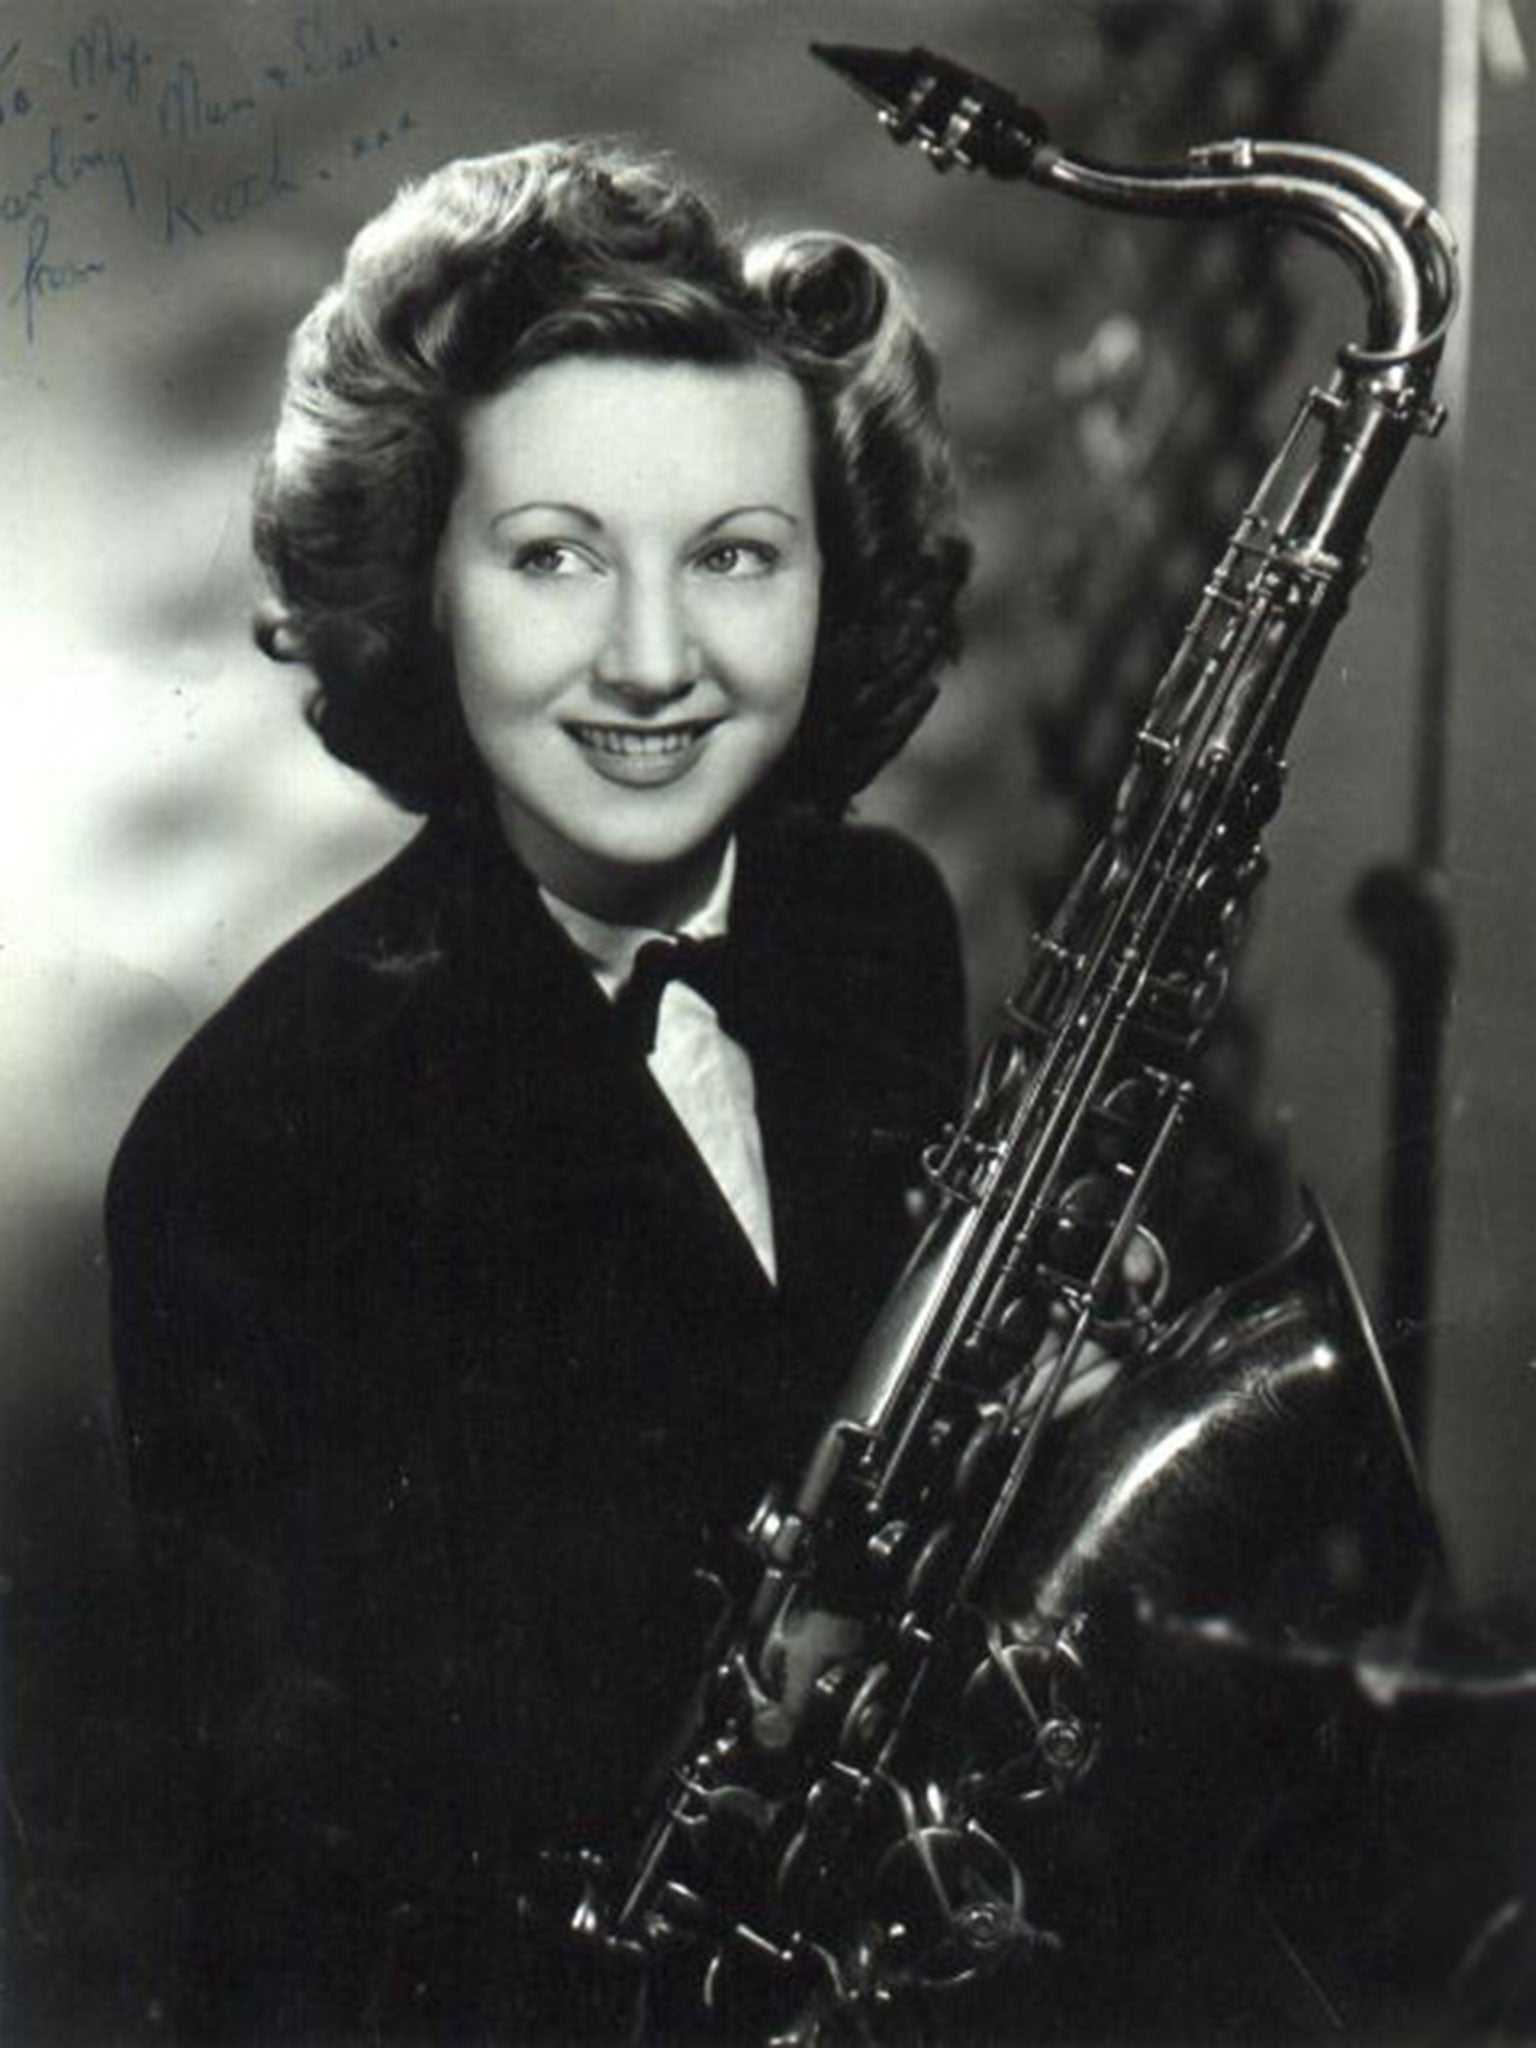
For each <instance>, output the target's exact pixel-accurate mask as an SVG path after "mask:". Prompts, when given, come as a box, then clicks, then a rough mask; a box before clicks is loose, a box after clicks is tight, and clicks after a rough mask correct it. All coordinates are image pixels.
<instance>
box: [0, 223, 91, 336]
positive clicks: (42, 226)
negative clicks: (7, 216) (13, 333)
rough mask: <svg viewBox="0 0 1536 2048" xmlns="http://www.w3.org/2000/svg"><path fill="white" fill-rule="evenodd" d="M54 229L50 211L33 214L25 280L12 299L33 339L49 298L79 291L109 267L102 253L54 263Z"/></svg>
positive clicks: (22, 279) (25, 266) (10, 301)
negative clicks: (51, 249)
mask: <svg viewBox="0 0 1536 2048" xmlns="http://www.w3.org/2000/svg"><path fill="white" fill-rule="evenodd" d="M52 232H53V231H52V228H51V227H50V226H49V222H48V216H47V214H46V213H39V214H34V215H33V217H32V225H31V228H30V230H29V231H28V234H27V253H26V259H25V261H24V263H23V265H22V271H21V282H20V283H19V284H18V285H17V286H16V289H15V290H14V291H13V292H12V293H11V296H10V300H9V303H10V304H11V305H13V306H17V305H19V306H20V307H21V309H22V322H23V324H24V326H25V328H26V332H27V340H28V341H29V342H30V341H32V340H34V339H35V337H36V334H37V314H38V308H39V306H40V305H41V304H42V302H43V300H44V299H45V298H48V297H50V296H51V297H55V298H56V297H57V296H58V295H59V294H60V293H61V292H71V291H76V290H78V289H79V287H80V286H81V285H83V284H89V283H90V281H91V279H92V278H93V277H100V276H101V274H102V272H103V271H104V270H105V269H106V267H107V266H106V264H105V263H103V262H102V260H101V259H100V257H91V258H90V259H89V260H87V261H86V262H84V263H67V262H57V263H50V262H49V261H48V260H47V258H48V240H49V236H50V235H51V234H52Z"/></svg>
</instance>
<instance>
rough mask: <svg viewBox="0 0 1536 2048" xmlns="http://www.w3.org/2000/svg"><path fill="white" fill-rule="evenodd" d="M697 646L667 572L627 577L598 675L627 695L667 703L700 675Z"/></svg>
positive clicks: (679, 595)
mask: <svg viewBox="0 0 1536 2048" xmlns="http://www.w3.org/2000/svg"><path fill="white" fill-rule="evenodd" d="M699 669H700V664H699V654H698V647H697V644H696V642H695V639H694V635H693V632H692V629H691V626H690V623H689V620H688V617H687V610H686V607H685V605H684V603H683V600H682V596H681V593H680V592H679V591H678V590H677V589H676V588H675V586H674V585H673V583H672V581H671V579H670V578H663V577H660V576H656V577H639V576H634V577H627V578H625V579H624V581H623V582H622V584H621V586H620V589H619V591H618V593H617V602H616V604H615V606H614V611H613V616H612V619H611V621H610V626H609V632H608V635H607V639H606V641H605V643H604V646H603V649H602V652H601V654H600V655H599V657H598V663H597V674H598V680H599V681H600V682H601V683H602V684H603V685H604V686H605V687H606V688H607V689H610V690H613V691H615V692H617V693H618V694H620V695H622V696H625V697H629V698H643V699H646V700H647V701H649V700H652V699H655V700H659V701H661V702H663V703H670V702H671V701H672V700H673V699H675V698H677V697H681V696H684V695H686V694H687V692H688V691H689V690H691V689H692V688H693V686H694V684H695V683H696V682H697V681H698V679H699Z"/></svg>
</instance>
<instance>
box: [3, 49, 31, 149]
mask: <svg viewBox="0 0 1536 2048" xmlns="http://www.w3.org/2000/svg"><path fill="white" fill-rule="evenodd" d="M20 55H21V45H20V43H12V45H11V47H10V48H9V49H8V50H7V51H6V52H5V53H4V55H3V56H0V128H4V127H5V125H6V123H7V122H12V123H14V122H17V121H24V120H25V119H26V117H27V115H28V114H30V113H31V111H32V95H31V93H29V92H28V91H27V88H26V87H25V86H24V85H18V84H17V83H16V81H15V80H14V79H13V78H10V77H8V76H7V74H8V73H9V72H10V70H11V67H12V66H13V65H14V64H15V62H16V59H17V58H18V57H19V56H20Z"/></svg>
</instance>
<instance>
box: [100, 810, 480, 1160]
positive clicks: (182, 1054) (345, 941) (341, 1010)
mask: <svg viewBox="0 0 1536 2048" xmlns="http://www.w3.org/2000/svg"><path fill="white" fill-rule="evenodd" d="M444 859H445V849H444V848H443V846H442V844H441V842H440V839H439V836H438V835H437V834H435V833H434V831H433V829H432V828H431V827H428V828H427V829H426V830H424V831H422V832H420V833H418V834H417V835H416V836H415V837H414V838H413V839H411V840H410V841H409V842H408V843H407V844H406V846H405V847H404V848H402V849H401V851H400V852H398V853H397V854H395V855H394V856H393V858H391V859H390V860H389V861H387V862H386V863H385V865H384V866H383V867H382V868H380V869H378V870H377V871H376V872H375V873H374V874H372V875H370V876H368V877H367V878H366V879H365V880H363V881H362V882H360V883H358V884H357V885H356V886H354V887H353V888H352V889H350V890H348V891H347V893H346V894H345V895H343V896H342V897H340V898H339V899H338V900H337V901H336V902H334V903H332V904H331V905H330V906H329V907H328V908H326V909H325V910H323V911H321V912H320V914H319V915H318V916H317V917H315V918H313V919H312V920H311V921H310V922H309V923H307V924H306V925H304V926H302V927H301V928H300V929H299V930H298V931H296V932H295V933H293V935H292V936H291V937H289V938H288V939H286V940H284V941H283V943H282V944H281V945H279V946H278V947H277V948H276V949H275V950H274V951H273V952H272V953H270V954H269V955H268V956H267V957H266V958H265V959H264V960H263V961H261V963H260V964H259V965H258V966H257V967H255V968H254V969H253V970H252V972H251V973H250V974H249V975H248V976H247V977H246V978H245V979H244V980H243V981H242V982H241V983H240V984H239V986H238V987H237V988H236V989H235V990H234V991H233V993H232V994H231V995H229V996H228V997H227V998H226V1000H225V1001H224V1002H223V1003H222V1004H220V1006H219V1007H218V1008H217V1009H216V1010H215V1011H214V1012H213V1013H212V1015H211V1016H209V1017H208V1018H207V1019H206V1021H205V1022H204V1023H203V1024H202V1025H200V1026H199V1028H198V1029H197V1030H196V1031H195V1032H194V1033H193V1035H192V1036H191V1038H189V1039H188V1040H187V1042H186V1043H185V1044H184V1045H183V1046H182V1047H181V1049H180V1050H179V1051H178V1052H177V1053H176V1055H175V1056H174V1057H173V1058H172V1060H171V1061H170V1063H169V1065H168V1066H167V1067H166V1068H165V1070H164V1072H163V1073H162V1074H161V1075H160V1076H159V1078H158V1079H157V1080H156V1081H155V1083H154V1084H153V1086H152V1087H151V1088H150V1090H149V1092H148V1094H147V1095H146V1096H145V1098H144V1101H143V1103H142V1104H141V1106H140V1108H139V1110H138V1112H137V1114H136V1115H135V1117H134V1119H133V1121H132V1122H131V1123H130V1125H129V1127H128V1132H127V1135H126V1136H125V1138H124V1140H123V1142H122V1144H121V1146H120V1147H119V1150H118V1155H117V1159H116V1162H115V1164H114V1169H113V1182H114V1185H115V1184H118V1183H120V1182H121V1181H123V1180H124V1179H125V1178H126V1177H130V1176H131V1175H132V1174H133V1173H134V1171H135V1170H136V1169H137V1168H139V1167H140V1166H145V1167H148V1166H150V1164H151V1162H157V1161H158V1160H159V1159H160V1158H161V1156H162V1155H163V1154H165V1153H166V1151H167V1150H173V1151H174V1152H176V1153H177V1154H178V1155H180V1156H182V1157H183V1158H185V1157H186V1156H188V1155H189V1154H190V1153H191V1152H193V1151H197V1152H201V1153H203V1154H205V1155H206V1154H209V1153H211V1152H212V1151H213V1150H214V1149H216V1148H217V1147H218V1145H219V1144H220V1143H221V1141H227V1140H229V1139H232V1138H234V1137H237V1136H238V1135H240V1134H241V1133H242V1132H245V1133H247V1134H248V1135H249V1136H250V1137H251V1138H252V1140H253V1141H254V1140H255V1139H257V1138H264V1139H268V1140H272V1141H278V1140H281V1138H282V1137H283V1136H284V1134H288V1135H291V1136H296V1135H297V1134H298V1130H299V1126H300V1123H301V1121H302V1119H301V1115H300V1112H301V1109H302V1105H303V1103H304V1102H305V1100H306V1099H309V1098H312V1097H313V1096H314V1095H315V1093H316V1091H317V1090H321V1089H323V1088H324V1087H325V1086H326V1085H327V1083H328V1081H330V1080H331V1079H333V1078H334V1077H336V1076H337V1075H339V1074H340V1073H341V1072H342V1070H344V1069H345V1068H347V1067H349V1066H352V1065H355V1063H356V1062H357V1061H358V1060H359V1058H362V1057H366V1055H367V1049H368V1047H369V1046H370V1045H371V1044H372V1043H374V1042H375V1041H376V1040H377V1038H378V1036H379V1034H380V1032H381V1030H383V1029H385V1028H386V1027H387V1025H388V1023H389V1021H390V1019H391V1018H392V1017H394V1016H395V1015H396V1014H398V1012H399V1011H400V1010H401V1008H402V1007H403V1006H404V1005H406V1004H408V1003H410V1002H411V1001H412V1000H413V998H414V997H415V996H416V995H417V993H418V992H419V990H420V987H421V986H422V984H423V983H424V982H425V981H427V980H429V979H430V977H431V975H432V973H433V971H434V968H435V966H436V965H437V963H438V962H439V960H440V959H441V957H442V951H443V934H442V930H441V920H442V916H443V905H444V901H445V887H446V883H445V877H444V874H443V867H444Z"/></svg>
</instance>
